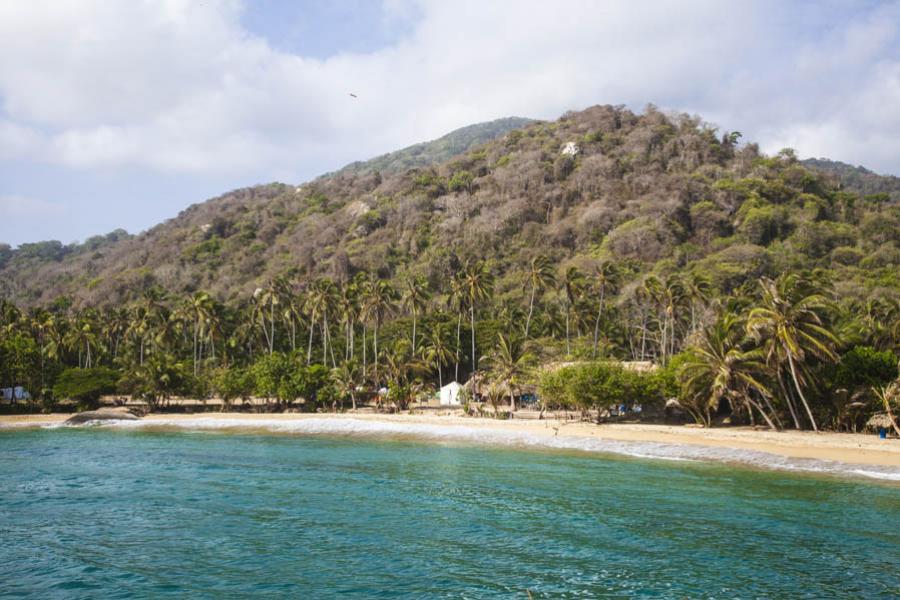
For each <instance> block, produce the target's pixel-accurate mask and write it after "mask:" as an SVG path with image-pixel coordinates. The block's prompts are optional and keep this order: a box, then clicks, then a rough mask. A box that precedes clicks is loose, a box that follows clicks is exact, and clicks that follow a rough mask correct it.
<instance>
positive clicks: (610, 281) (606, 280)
mask: <svg viewBox="0 0 900 600" xmlns="http://www.w3.org/2000/svg"><path fill="white" fill-rule="evenodd" d="M618 275H619V272H618V269H617V268H616V266H615V265H614V264H613V263H611V262H609V261H603V262H601V263H600V264H599V265H597V268H596V270H595V271H594V287H595V289H596V290H597V293H598V294H600V301H599V302H598V303H597V320H596V321H595V322H594V351H593V354H592V355H591V357H592V358H597V347H598V345H599V343H600V319H601V318H602V316H603V302H604V299H605V297H606V291H607V289H609V288H611V287H613V286H614V285H615V284H616V282H617V281H618Z"/></svg>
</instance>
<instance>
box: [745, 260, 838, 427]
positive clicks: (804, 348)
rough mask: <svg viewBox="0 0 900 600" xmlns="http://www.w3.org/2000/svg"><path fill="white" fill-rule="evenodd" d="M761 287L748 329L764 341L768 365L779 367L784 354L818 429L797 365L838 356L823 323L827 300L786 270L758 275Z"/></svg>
mask: <svg viewBox="0 0 900 600" xmlns="http://www.w3.org/2000/svg"><path fill="white" fill-rule="evenodd" d="M760 287H761V288H762V292H763V294H762V306H758V307H756V308H754V309H752V310H751V311H750V316H749V318H748V320H747V331H748V332H749V333H750V334H751V335H752V336H753V337H754V338H755V339H756V340H758V341H761V342H763V343H764V344H765V347H766V349H767V358H768V362H769V364H770V365H773V366H774V367H775V368H776V369H779V366H778V365H779V364H780V363H781V358H782V357H783V358H787V362H788V366H789V368H790V374H791V379H792V380H793V383H794V389H795V390H796V392H797V395H798V396H799V397H800V401H801V402H802V403H803V407H804V408H805V409H806V414H807V416H808V417H809V421H810V423H811V424H812V427H813V429H814V430H815V431H818V430H819V428H818V426H817V425H816V420H815V417H813V412H812V409H811V408H810V406H809V403H808V402H807V400H806V396H805V395H804V394H803V380H804V377H803V375H802V373H801V372H800V369H801V368H802V365H803V364H804V363H805V362H806V360H808V358H809V357H814V358H818V359H820V360H831V361H833V360H837V355H836V354H835V352H834V347H835V346H836V345H837V343H838V340H837V338H836V337H835V335H834V334H833V333H832V332H831V331H830V330H829V329H828V328H827V327H826V325H825V324H826V321H827V315H826V311H827V310H828V309H829V308H830V303H829V302H828V299H827V298H826V297H825V296H824V295H823V294H821V293H818V292H816V291H815V290H814V289H813V287H812V286H811V285H810V282H809V281H808V280H806V279H804V278H802V277H801V276H799V275H797V274H795V273H787V274H785V275H782V276H780V277H779V278H778V279H777V280H775V281H773V280H771V279H768V278H763V279H760ZM787 401H788V402H790V399H789V398H788V399H787ZM795 424H796V422H795Z"/></svg>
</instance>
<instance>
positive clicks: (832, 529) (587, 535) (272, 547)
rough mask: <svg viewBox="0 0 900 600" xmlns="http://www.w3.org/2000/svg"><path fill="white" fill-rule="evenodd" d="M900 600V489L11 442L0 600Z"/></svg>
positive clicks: (443, 452)
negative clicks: (168, 599)
mask: <svg viewBox="0 0 900 600" xmlns="http://www.w3.org/2000/svg"><path fill="white" fill-rule="evenodd" d="M527 591H530V592H531V594H532V596H533V597H534V598H576V597H577V598H898V597H900V486H898V485H897V484H896V483H889V482H886V483H879V482H870V481H865V480H861V479H860V480H857V479H851V478H844V477H834V476H825V475H811V474H805V475H804V474H789V473H783V472H777V471H768V470H755V469H751V468H743V467H735V466H729V465H723V464H717V463H709V462H674V461H663V460H647V459H635V458H625V457H617V456H614V455H610V454H603V453H586V452H576V451H563V450H535V449H521V448H508V447H496V446H494V447H490V446H479V445H473V444H463V443H459V442H454V443H440V442H434V441H429V442H423V441H416V440H411V439H401V438H396V437H395V438H391V437H384V436H382V437H371V436H369V437H365V436H346V435H345V436H335V435H331V436H328V435H272V434H260V433H235V432H228V433H222V432H218V433H210V432H184V431H182V432H175V431H152V430H118V429H110V428H97V427H94V428H83V429H69V428H63V429H52V430H47V429H43V430H22V431H4V432H0V595H2V596H7V597H26V598H164V597H178V598H183V597H192V598H245V597H266V598H269V597H289V598H331V597H338V596H340V597H346V598H492V597H499V598H526V597H527Z"/></svg>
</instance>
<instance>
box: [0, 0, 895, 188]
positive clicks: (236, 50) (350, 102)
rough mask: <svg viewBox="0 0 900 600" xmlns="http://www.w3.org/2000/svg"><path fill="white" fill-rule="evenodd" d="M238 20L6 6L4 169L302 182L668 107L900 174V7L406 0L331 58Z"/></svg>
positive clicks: (202, 11)
mask: <svg viewBox="0 0 900 600" xmlns="http://www.w3.org/2000/svg"><path fill="white" fill-rule="evenodd" d="M241 10H242V7H241V5H240V4H239V3H238V2H237V1H228V0H219V1H214V0H208V1H207V2H203V3H200V2H196V1H194V0H157V1H154V0H143V1H140V2H139V1H134V2H117V1H107V0H83V1H75V0H70V1H64V0H57V1H50V0H47V1H44V2H39V1H37V0H33V1H30V2H27V3H26V2H15V1H14V0H8V1H3V0H0V98H2V102H3V108H4V113H5V116H3V115H2V114H0V159H4V158H27V159H32V160H46V161H50V162H55V163H61V164H64V165H69V166H71V167H73V168H80V169H86V168H94V167H116V166H137V167H143V168H151V169H154V170H158V171H161V172H189V173H217V172H228V173H235V172H242V173H247V174H248V175H253V176H257V177H258V178H259V179H260V180H264V179H266V178H271V177H276V176H277V177H281V178H284V179H291V178H299V177H308V176H312V175H315V174H317V173H318V172H319V171H321V170H324V169H325V168H328V167H335V166H338V165H339V164H340V163H342V162H345V161H349V160H354V159H360V158H365V157H368V156H371V155H374V154H376V153H379V152H383V151H387V150H390V149H394V148H396V147H399V146H402V145H405V144H409V143H413V142H415V141H420V140H422V139H428V138H431V137H435V136H437V135H440V134H441V133H444V132H446V131H448V130H450V129H452V128H455V127H459V126H462V125H466V124H469V123H472V122H475V121H479V120H484V119H490V118H496V117H500V116H508V115H521V116H536V117H542V118H553V117H555V116H558V115H559V114H560V113H562V112H563V111H565V110H567V109H570V108H576V109H577V108H582V107H585V106H588V105H591V104H596V103H612V104H618V103H628V104H630V105H632V106H634V107H636V108H639V107H641V106H642V105H643V104H644V103H646V102H654V103H656V104H658V105H660V106H663V107H667V108H673V109H678V110H686V111H689V112H696V113H699V114H701V115H702V116H704V117H706V118H708V119H711V120H715V121H716V122H718V123H719V124H721V125H722V126H723V127H724V128H729V129H740V130H741V131H743V132H744V134H745V139H747V138H749V139H756V140H759V141H760V142H762V144H763V146H764V147H765V148H767V149H770V150H774V149H777V148H778V147H780V146H782V145H791V146H794V147H796V148H797V149H798V150H799V151H800V153H801V154H803V155H828V156H831V157H834V158H840V159H843V160H847V161H850V162H857V163H864V164H867V165H868V166H870V167H872V168H875V169H881V170H885V171H889V170H893V171H896V170H897V166H896V162H895V157H896V156H898V155H900V75H898V73H900V56H898V52H897V49H898V48H900V33H898V25H897V24H898V23H900V4H897V3H892V4H887V5H884V6H881V7H876V8H871V9H870V8H861V9H858V10H857V11H856V12H855V13H854V12H851V11H849V10H848V9H847V8H845V7H843V6H842V5H840V4H835V5H830V6H829V5H826V6H824V7H817V11H818V12H816V13H815V19H813V18H811V17H810V16H809V15H807V14H798V13H801V12H802V11H800V10H799V9H792V8H789V7H786V5H785V4H783V3H777V2H758V3H752V4H751V3H722V2H715V1H702V0H701V1H696V2H690V3H672V2H602V3H600V2H589V1H574V0H573V1H560V2H553V3H550V2H545V1H537V0H529V1H526V0H520V1H508V2H501V1H498V2H484V1H483V0H480V1H477V2H476V1H474V0H460V1H458V2H444V1H437V0H434V1H430V0H422V1H420V2H412V1H404V0H389V1H387V2H385V18H386V19H408V18H409V15H418V17H419V20H418V22H417V24H416V26H415V27H414V29H413V32H412V34H411V35H410V36H409V37H408V38H406V39H403V40H400V41H398V43H397V44H396V45H394V46H393V47H390V48H386V49H382V50H380V51H377V52H373V53H369V54H343V55H338V56H334V57H332V58H329V59H327V60H316V59H310V58H304V57H299V56H294V55H290V54H287V53H285V52H281V51H277V50H275V49H273V47H272V46H270V45H269V44H268V43H267V42H266V41H265V40H263V39H260V38H258V37H254V36H253V35H250V34H249V33H248V32H246V31H244V30H243V29H242V28H241V25H240V14H241ZM823 15H824V16H823ZM803 27H807V29H805V30H804V29H803ZM349 92H354V93H356V94H357V95H358V96H359V98H358V100H354V99H352V98H350V97H349Z"/></svg>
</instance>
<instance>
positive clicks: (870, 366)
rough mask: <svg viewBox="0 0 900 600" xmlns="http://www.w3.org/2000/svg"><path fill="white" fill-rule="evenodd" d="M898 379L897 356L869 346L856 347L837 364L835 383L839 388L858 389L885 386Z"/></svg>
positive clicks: (888, 351)
mask: <svg viewBox="0 0 900 600" xmlns="http://www.w3.org/2000/svg"><path fill="white" fill-rule="evenodd" d="M896 377H897V355H895V354H894V353H893V352H891V351H890V350H884V351H882V352H879V351H878V350H875V349H874V348H870V347H868V346H854V347H853V348H851V349H850V350H849V351H848V352H847V353H846V354H844V355H843V356H842V357H841V361H840V362H839V363H838V364H837V367H836V372H835V376H834V382H835V384H836V385H837V386H838V387H843V388H848V389H852V388H858V387H863V386H867V387H868V386H878V385H884V384H886V383H888V382H890V381H892V380H893V379H894V378H896Z"/></svg>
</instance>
